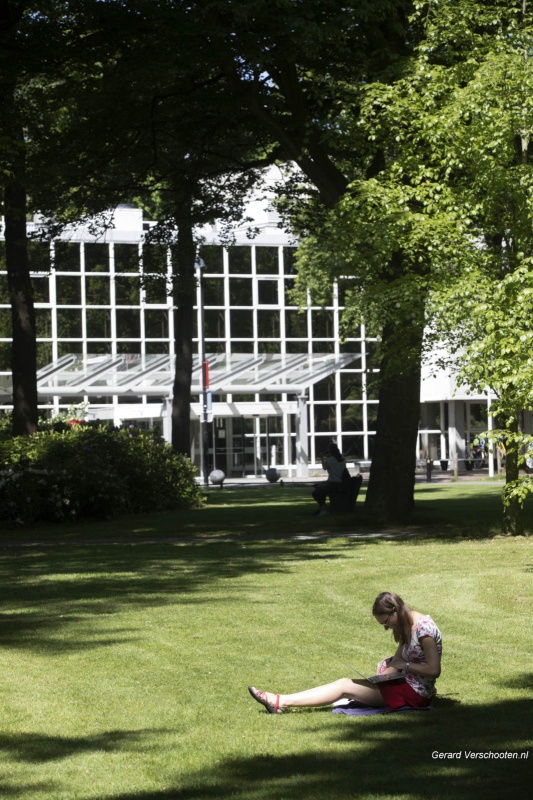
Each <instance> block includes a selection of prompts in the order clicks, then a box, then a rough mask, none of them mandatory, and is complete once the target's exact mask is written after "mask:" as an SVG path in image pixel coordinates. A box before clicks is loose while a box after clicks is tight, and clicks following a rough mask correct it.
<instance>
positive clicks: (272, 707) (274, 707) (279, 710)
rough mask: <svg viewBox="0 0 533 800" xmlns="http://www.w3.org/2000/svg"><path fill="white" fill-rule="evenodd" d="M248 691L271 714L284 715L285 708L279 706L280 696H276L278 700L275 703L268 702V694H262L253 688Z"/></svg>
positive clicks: (250, 687)
mask: <svg viewBox="0 0 533 800" xmlns="http://www.w3.org/2000/svg"><path fill="white" fill-rule="evenodd" d="M248 691H249V692H250V694H251V695H252V697H253V698H254V700H257V702H258V703H261V705H262V706H264V707H265V708H266V710H267V711H268V713H269V714H283V712H284V710H285V709H284V708H283V706H280V704H279V694H277V695H275V697H276V699H275V701H274V702H273V703H270V702H269V701H268V700H267V696H266V692H261V691H259V690H258V689H255V688H254V687H253V686H249V687H248Z"/></svg>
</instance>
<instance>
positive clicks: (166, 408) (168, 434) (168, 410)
mask: <svg viewBox="0 0 533 800" xmlns="http://www.w3.org/2000/svg"><path fill="white" fill-rule="evenodd" d="M162 417H163V439H164V440H165V442H168V443H169V444H170V443H171V442H172V397H165V399H164V401H163V409H162Z"/></svg>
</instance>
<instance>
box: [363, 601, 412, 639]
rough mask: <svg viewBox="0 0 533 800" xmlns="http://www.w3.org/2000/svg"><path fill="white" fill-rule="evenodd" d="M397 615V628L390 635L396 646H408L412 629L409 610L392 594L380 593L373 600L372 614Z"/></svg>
mask: <svg viewBox="0 0 533 800" xmlns="http://www.w3.org/2000/svg"><path fill="white" fill-rule="evenodd" d="M394 612H396V613H397V614H398V627H397V628H395V629H394V630H393V631H392V633H393V636H394V639H395V641H396V642H398V644H409V642H410V641H411V631H412V628H413V617H412V614H411V609H410V608H409V606H408V605H406V604H405V603H404V602H403V600H402V598H401V597H400V596H399V595H397V594H394V592H381V594H378V596H377V597H376V599H375V600H374V605H373V606H372V614H374V616H376V614H388V615H390V614H393V613H394Z"/></svg>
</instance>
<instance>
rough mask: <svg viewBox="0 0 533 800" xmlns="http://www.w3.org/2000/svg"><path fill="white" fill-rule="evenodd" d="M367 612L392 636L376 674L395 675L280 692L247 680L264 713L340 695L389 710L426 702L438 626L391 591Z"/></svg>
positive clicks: (436, 662) (435, 665) (436, 663)
mask: <svg viewBox="0 0 533 800" xmlns="http://www.w3.org/2000/svg"><path fill="white" fill-rule="evenodd" d="M372 614H373V615H374V618H375V620H376V622H377V623H379V625H383V627H384V628H385V630H386V631H387V630H392V632H393V635H394V639H395V641H396V642H398V649H397V650H396V653H395V654H394V655H393V656H391V657H390V658H386V659H384V660H383V661H380V662H379V664H378V670H377V674H378V675H384V674H391V675H396V674H398V680H393V681H391V682H386V683H379V684H377V685H374V684H372V683H370V682H369V681H367V680H353V679H352V678H340V680H338V681H334V682H333V683H328V684H326V685H325V686H317V687H316V688H314V689H306V690H305V691H304V692H297V693H296V694H281V695H280V694H273V693H272V692H263V691H260V690H258V689H255V688H254V687H253V686H249V687H248V691H249V692H250V694H251V695H252V697H253V698H254V700H257V702H258V703H261V705H263V706H265V708H266V710H267V711H268V712H269V713H270V714H282V713H283V711H284V710H285V709H286V708H292V707H293V706H294V707H301V706H326V705H330V704H331V703H335V702H336V701H337V700H341V699H348V700H357V701H358V702H359V703H363V704H364V705H367V706H372V707H378V708H388V709H389V710H390V711H395V710H397V709H398V708H402V706H410V707H411V708H424V707H426V706H428V705H429V704H430V703H431V699H432V698H433V696H434V695H435V694H436V689H435V681H436V679H437V678H438V677H439V675H440V659H441V653H442V637H441V634H440V631H439V629H438V628H437V626H436V625H435V623H434V622H433V620H432V619H431V617H430V616H428V615H427V614H421V613H420V612H419V611H415V610H414V609H413V608H410V607H409V606H408V605H406V604H405V603H404V602H403V600H402V599H401V597H398V595H397V594H394V593H393V592H382V593H381V594H379V595H378V596H377V597H376V599H375V601H374V605H373V607H372Z"/></svg>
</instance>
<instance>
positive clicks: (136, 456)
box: [0, 420, 201, 523]
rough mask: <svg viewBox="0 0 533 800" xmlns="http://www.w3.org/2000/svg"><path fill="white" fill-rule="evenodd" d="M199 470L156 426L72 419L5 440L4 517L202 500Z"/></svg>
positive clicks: (67, 515)
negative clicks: (151, 428)
mask: <svg viewBox="0 0 533 800" xmlns="http://www.w3.org/2000/svg"><path fill="white" fill-rule="evenodd" d="M61 424H62V425H64V424H65V423H61ZM195 471H196V470H195V467H194V466H193V465H192V464H191V462H190V461H189V460H188V459H186V458H183V457H181V456H177V455H175V454H174V453H173V451H172V449H171V447H170V446H169V445H168V444H166V443H165V442H164V441H163V440H162V439H161V438H160V437H158V436H157V435H156V434H154V433H153V432H146V431H143V430H141V429H139V428H136V427H135V426H134V425H130V426H129V427H128V428H122V429H114V428H110V427H105V426H102V425H87V424H84V423H83V422H80V421H75V420H73V421H72V424H71V425H70V426H68V429H67V430H53V429H52V430H47V431H41V432H38V433H36V434H34V435H33V436H30V437H15V438H11V439H8V438H6V439H4V440H3V441H2V440H0V518H2V519H5V520H7V521H16V522H18V523H28V522H34V521H37V520H49V521H53V522H62V521H66V520H69V519H74V520H80V519H84V518H88V517H111V516H114V515H115V514H118V513H122V512H126V511H150V510H155V509H160V510H162V509H169V508H191V507H196V506H198V505H200V504H201V493H200V490H199V489H198V487H197V484H196V481H195Z"/></svg>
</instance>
